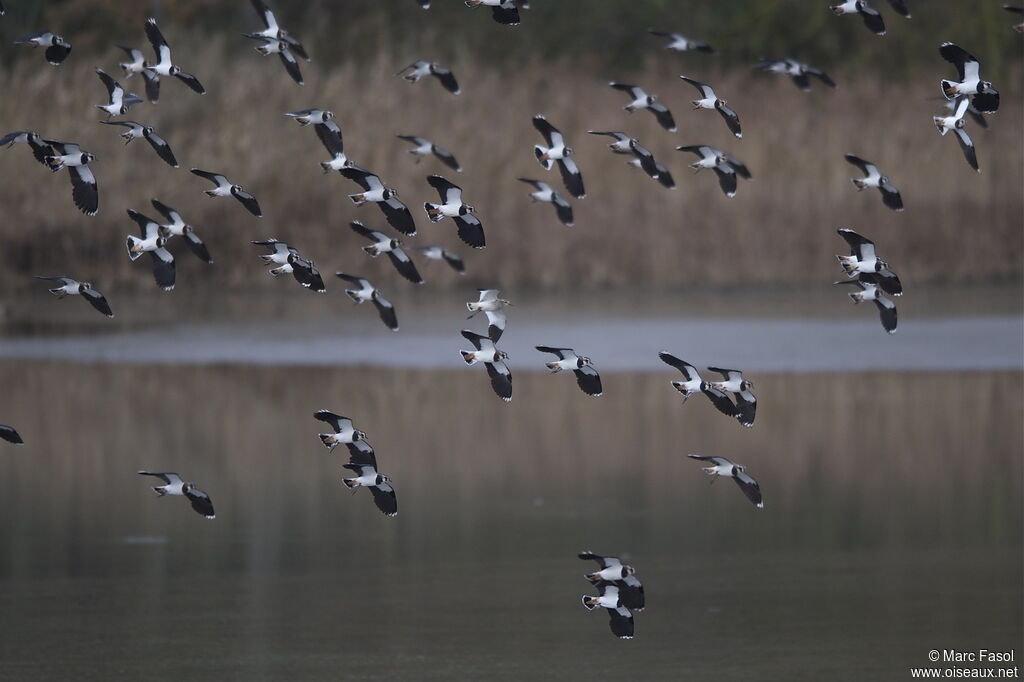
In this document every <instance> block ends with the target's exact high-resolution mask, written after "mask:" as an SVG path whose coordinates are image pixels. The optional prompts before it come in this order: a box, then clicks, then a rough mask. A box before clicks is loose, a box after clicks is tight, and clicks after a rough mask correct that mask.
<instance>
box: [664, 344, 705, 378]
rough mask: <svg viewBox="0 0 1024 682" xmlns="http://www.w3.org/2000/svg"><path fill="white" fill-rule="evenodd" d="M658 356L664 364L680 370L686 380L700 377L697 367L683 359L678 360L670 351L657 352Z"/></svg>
mask: <svg viewBox="0 0 1024 682" xmlns="http://www.w3.org/2000/svg"><path fill="white" fill-rule="evenodd" d="M658 357H659V358H661V361H662V362H664V363H665V364H666V365H671V366H672V367H675V368H676V369H678V370H679V371H680V372H682V373H683V376H685V377H686V379H687V381H697V380H699V379H700V373H699V372H698V371H697V368H696V367H694V366H693V365H691V364H690V363H688V362H686V361H685V360H680V359H679V358H677V357H676V356H674V355H672V354H671V353H666V352H665V351H661V352H660V353H658Z"/></svg>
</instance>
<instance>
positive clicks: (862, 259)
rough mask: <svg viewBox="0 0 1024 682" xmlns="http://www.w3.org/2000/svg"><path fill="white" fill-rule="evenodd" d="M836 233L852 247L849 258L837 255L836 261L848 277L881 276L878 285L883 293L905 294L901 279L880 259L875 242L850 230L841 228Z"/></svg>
mask: <svg viewBox="0 0 1024 682" xmlns="http://www.w3.org/2000/svg"><path fill="white" fill-rule="evenodd" d="M836 232H837V233H838V234H839V236H840V237H842V238H843V239H844V240H845V241H846V243H847V244H849V245H850V255H849V256H841V255H838V254H837V255H836V260H837V261H839V264H840V265H841V266H842V267H843V270H844V271H845V272H846V276H847V277H851V278H852V277H857V276H858V275H861V274H868V275H875V274H877V275H878V276H879V279H878V280H877V284H878V286H879V287H880V288H881V289H882V291H884V292H885V293H887V294H890V295H892V296H901V295H902V294H903V285H902V284H901V283H900V278H899V277H897V276H896V273H895V272H893V271H892V270H890V269H889V264H888V263H887V262H885V261H884V260H882V259H881V258H879V257H878V255H877V254H876V252H875V243H874V242H873V241H871V240H870V239H868V238H867V237H865V236H863V235H860V234H857V233H856V232H854V231H853V230H851V229H849V228H840V229H838V230H836Z"/></svg>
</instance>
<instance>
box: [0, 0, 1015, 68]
mask: <svg viewBox="0 0 1024 682" xmlns="http://www.w3.org/2000/svg"><path fill="white" fill-rule="evenodd" d="M907 3H908V5H909V7H910V9H911V11H912V14H913V18H912V19H910V20H907V19H904V18H903V17H900V16H899V15H897V14H896V13H895V12H894V11H892V9H891V8H890V7H889V5H888V3H886V2H885V1H884V0H874V6H876V7H877V8H878V10H879V11H880V12H881V13H882V15H883V16H884V18H885V21H886V26H887V28H888V30H889V31H888V34H887V35H886V36H885V37H882V38H879V37H875V36H873V35H872V34H871V33H869V32H868V31H867V29H866V28H865V27H864V26H863V25H862V22H861V20H860V18H859V17H836V16H834V15H833V14H832V12H830V11H829V9H828V5H829V4H830V3H829V0H532V2H531V7H532V9H530V10H528V11H524V12H523V23H522V25H520V26H519V27H516V28H515V29H510V28H508V27H503V26H500V25H498V24H496V23H495V22H493V21H491V20H490V18H489V15H490V12H489V11H488V10H486V9H479V10H472V11H471V10H468V9H467V8H466V7H465V6H464V4H463V2H462V1H461V0H435V1H434V3H433V7H432V8H431V9H430V10H429V11H423V10H421V9H419V7H418V5H417V4H416V3H415V2H414V1H413V0H343V1H342V0H304V1H303V2H293V1H287V0H278V1H277V2H273V1H272V2H270V3H269V4H270V6H271V8H272V9H273V10H274V11H275V14H276V15H277V17H278V20H279V22H280V23H281V24H282V25H284V26H285V27H287V28H288V29H289V30H290V32H291V33H293V34H295V35H297V36H299V37H300V38H301V39H302V40H303V41H305V43H306V44H307V45H311V46H312V48H311V49H312V50H313V54H314V56H315V57H316V58H318V59H321V60H324V61H326V62H328V63H337V62H340V61H351V60H355V61H364V60H367V59H372V58H374V57H376V56H377V53H378V51H379V50H386V51H390V52H394V53H395V54H400V55H402V57H403V58H405V57H406V56H409V55H412V54H416V53H418V51H419V49H420V48H421V47H424V46H425V45H428V44H430V45H431V48H432V49H431V56H432V58H435V59H453V58H455V57H456V55H472V56H473V58H475V59H482V60H485V61H486V62H489V63H499V64H504V65H506V66H508V67H510V68H511V67H514V66H516V65H517V64H519V63H521V62H522V61H523V60H524V59H527V60H533V59H541V60H553V59H568V60H576V61H585V62H593V63H595V64H596V65H598V66H599V67H601V68H603V69H611V70H612V71H613V72H615V71H629V70H632V69H635V68H637V67H639V66H641V65H642V64H643V63H644V62H645V60H646V59H647V58H648V57H649V56H650V55H651V54H652V53H656V52H657V51H659V50H661V49H662V44H663V41H662V39H660V38H657V37H655V36H651V35H648V34H647V33H646V30H647V29H648V28H657V29H659V30H666V31H677V32H680V33H683V34H684V35H687V36H688V37H692V38H697V39H701V40H706V41H707V42H709V43H711V44H712V45H713V46H714V47H715V48H716V50H717V51H718V57H717V58H716V59H718V60H719V61H720V62H721V63H722V65H723V66H732V65H735V64H737V63H744V64H745V63H749V62H752V61H755V60H757V59H758V58H760V57H777V56H795V57H798V58H800V59H802V60H804V61H807V62H810V63H813V64H815V65H817V66H819V67H821V68H826V69H827V68H829V67H833V66H835V65H836V64H838V63H844V64H846V65H847V66H849V67H857V68H865V69H878V70H881V71H882V72H883V73H884V74H885V76H886V77H887V78H902V77H906V76H907V75H909V74H913V73H915V72H916V71H917V70H918V69H928V70H930V71H932V72H935V71H943V72H944V71H945V70H948V67H947V66H946V65H945V64H943V63H942V62H941V60H940V58H939V56H938V53H937V48H938V45H939V44H940V43H941V42H943V41H945V40H951V41H953V42H956V43H958V44H960V45H961V46H962V47H964V48H965V49H967V50H968V51H969V52H972V53H974V54H975V55H976V56H978V57H979V58H980V59H982V60H983V61H984V64H985V73H986V74H987V75H988V76H989V77H990V78H991V79H992V80H999V79H1000V77H1001V76H1004V75H1005V74H1006V70H1005V69H1006V67H1007V65H1008V63H1009V62H1011V61H1013V60H1014V59H1015V58H1017V57H1019V56H1020V53H1021V42H1020V40H1019V39H1018V40H1011V39H1009V37H1010V36H1011V35H1012V32H1011V29H1010V24H1011V23H1012V21H1011V20H1012V16H1011V15H1009V14H1007V13H1006V12H1005V11H1003V10H1002V9H1001V4H1002V3H1001V2H998V1H996V0H907ZM7 4H8V5H9V6H8V16H7V17H6V19H5V20H4V21H3V22H2V24H0V31H2V37H3V38H4V39H5V41H6V40H7V39H10V38H14V37H16V36H14V35H13V33H16V32H23V31H28V30H36V29H39V28H43V27H46V28H47V29H49V30H53V31H55V32H58V33H62V34H63V35H64V36H65V37H68V38H69V39H70V40H71V41H72V43H73V44H74V45H75V49H76V50H78V51H79V52H86V53H90V52H91V53H96V52H97V51H102V50H103V49H105V47H106V46H107V45H109V44H111V43H120V44H135V45H139V46H145V38H144V36H143V35H142V30H141V29H142V21H143V19H144V17H145V16H150V15H152V16H155V17H157V19H158V20H160V21H161V22H168V23H173V24H177V25H179V26H183V27H187V28H188V29H189V30H190V31H195V32H196V33H198V34H199V35H213V34H221V35H227V36H230V37H234V35H235V34H236V33H239V32H243V31H249V30H254V29H257V28H262V26H261V25H260V24H259V21H258V19H257V17H256V15H255V13H254V12H253V10H252V7H251V6H250V4H249V2H247V0H230V1H225V0H138V2H125V1H124V0H49V1H44V0H11V2H8V3H7ZM435 34H437V35H436V37H437V38H439V40H435ZM147 47H148V46H147ZM172 47H173V41H172ZM20 54H21V53H20V52H14V53H11V52H9V51H7V52H5V53H4V55H3V59H4V60H10V59H16V58H18V57H19V55H20ZM681 59H686V57H682V58H681ZM410 60H411V58H410ZM680 63H681V64H682V63H685V62H682V61H681V62H680Z"/></svg>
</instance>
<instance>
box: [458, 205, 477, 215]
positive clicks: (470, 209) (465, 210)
mask: <svg viewBox="0 0 1024 682" xmlns="http://www.w3.org/2000/svg"><path fill="white" fill-rule="evenodd" d="M475 210H476V209H475V208H473V207H472V206H470V205H469V204H463V205H462V208H460V209H459V215H466V214H467V213H472V212H473V211H475Z"/></svg>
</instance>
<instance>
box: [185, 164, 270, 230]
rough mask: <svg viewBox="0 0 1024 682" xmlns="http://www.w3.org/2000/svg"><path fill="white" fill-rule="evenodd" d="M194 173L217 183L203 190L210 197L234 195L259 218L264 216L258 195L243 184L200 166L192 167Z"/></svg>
mask: <svg viewBox="0 0 1024 682" xmlns="http://www.w3.org/2000/svg"><path fill="white" fill-rule="evenodd" d="M191 172H192V174H193V175H198V176H199V177H201V178H206V179H207V180H209V181H210V182H212V183H213V184H215V185H216V187H214V188H213V189H207V190H203V191H204V192H206V196H208V197H234V198H235V199H238V202H239V203H240V204H242V206H245V208H246V210H247V211H249V213H252V214H253V215H254V216H256V217H257V218H262V217H263V211H262V210H260V204H259V202H258V201H256V197H254V196H253V195H252V194H250V193H249V192H248V191H246V189H245V188H244V187H242V186H241V185H234V184H232V183H231V181H230V180H228V179H227V176H225V175H222V174H220V173H211V172H210V171H204V170H200V169H198V168H193V169H192V171H191Z"/></svg>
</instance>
